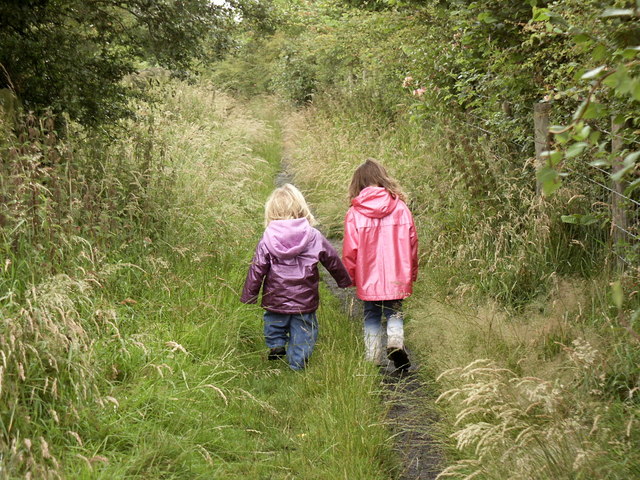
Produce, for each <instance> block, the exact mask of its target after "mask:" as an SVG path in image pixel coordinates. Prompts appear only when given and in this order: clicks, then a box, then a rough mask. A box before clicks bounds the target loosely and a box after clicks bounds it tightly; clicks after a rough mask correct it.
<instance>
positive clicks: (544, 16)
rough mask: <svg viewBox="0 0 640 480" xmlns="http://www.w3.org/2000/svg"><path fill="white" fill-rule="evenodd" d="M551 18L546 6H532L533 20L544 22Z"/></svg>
mask: <svg viewBox="0 0 640 480" xmlns="http://www.w3.org/2000/svg"><path fill="white" fill-rule="evenodd" d="M550 18H551V12H550V10H549V9H548V8H537V7H533V19H532V20H533V21H534V22H546V21H547V20H549V19H550Z"/></svg>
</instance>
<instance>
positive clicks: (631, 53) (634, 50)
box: [622, 47, 640, 60]
mask: <svg viewBox="0 0 640 480" xmlns="http://www.w3.org/2000/svg"><path fill="white" fill-rule="evenodd" d="M639 52H640V47H627V48H625V49H624V50H623V52H622V57H623V58H624V59H625V60H631V59H632V58H633V57H635V56H636V55H637V54H638V53H639Z"/></svg>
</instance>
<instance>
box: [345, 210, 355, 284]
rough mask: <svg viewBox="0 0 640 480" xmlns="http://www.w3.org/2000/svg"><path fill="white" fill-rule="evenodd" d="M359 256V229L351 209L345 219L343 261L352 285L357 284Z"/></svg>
mask: <svg viewBox="0 0 640 480" xmlns="http://www.w3.org/2000/svg"><path fill="white" fill-rule="evenodd" d="M357 256H358V231H357V229H356V224H355V220H354V218H353V214H352V213H351V210H349V211H348V212H347V215H346V216H345V219H344V238H343V240H342V261H343V262H344V266H345V267H346V269H347V272H348V273H349V276H350V277H351V282H352V283H351V285H352V286H355V284H356V258H357Z"/></svg>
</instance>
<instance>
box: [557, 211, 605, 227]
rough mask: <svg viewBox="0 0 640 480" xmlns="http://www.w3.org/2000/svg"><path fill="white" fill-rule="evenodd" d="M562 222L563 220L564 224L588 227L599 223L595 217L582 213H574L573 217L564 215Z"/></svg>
mask: <svg viewBox="0 0 640 480" xmlns="http://www.w3.org/2000/svg"><path fill="white" fill-rule="evenodd" d="M560 220H562V221H563V222H564V223H571V224H573V225H583V226H587V225H593V224H594V223H596V222H597V221H598V218H597V217H596V216H594V215H589V214H586V215H583V214H581V213H574V214H571V215H562V216H561V217H560Z"/></svg>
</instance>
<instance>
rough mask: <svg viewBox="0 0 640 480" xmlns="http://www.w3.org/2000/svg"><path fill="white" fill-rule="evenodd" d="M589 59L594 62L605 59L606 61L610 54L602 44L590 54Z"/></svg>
mask: <svg viewBox="0 0 640 480" xmlns="http://www.w3.org/2000/svg"><path fill="white" fill-rule="evenodd" d="M591 58H593V59H594V60H595V61H596V62H599V61H600V60H605V59H607V60H608V59H609V58H611V52H610V51H609V49H608V48H607V47H605V46H604V45H603V44H599V45H597V46H596V48H594V49H593V51H592V52H591Z"/></svg>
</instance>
